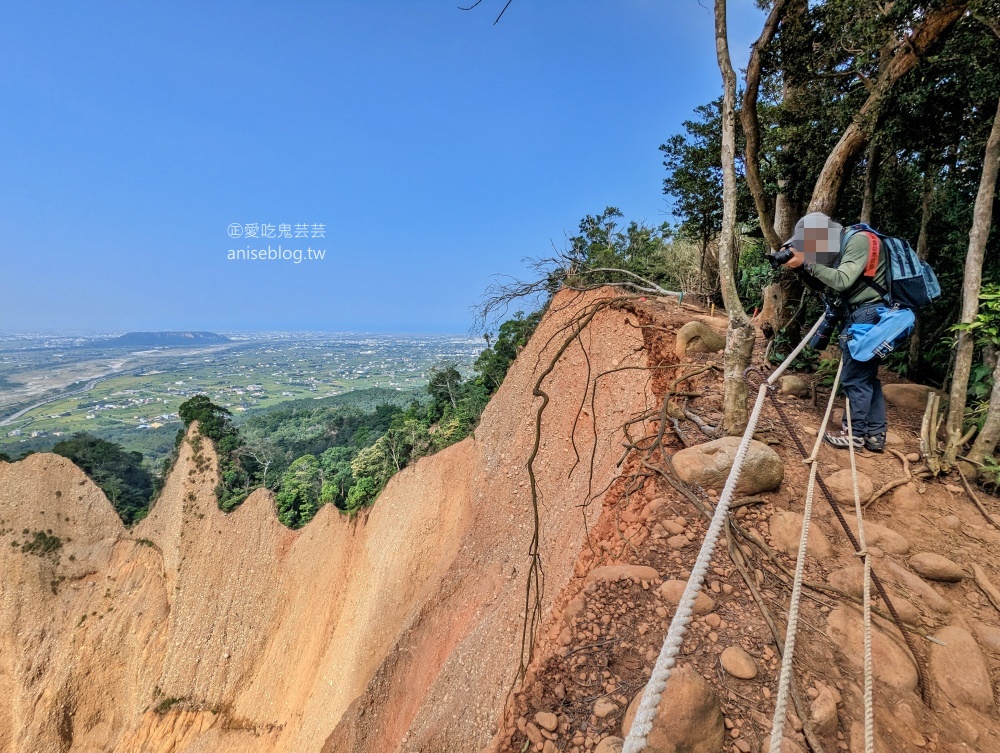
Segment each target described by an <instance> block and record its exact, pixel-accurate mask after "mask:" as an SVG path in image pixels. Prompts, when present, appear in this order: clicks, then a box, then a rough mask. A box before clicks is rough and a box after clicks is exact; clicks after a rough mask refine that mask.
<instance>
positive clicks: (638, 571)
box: [587, 565, 660, 583]
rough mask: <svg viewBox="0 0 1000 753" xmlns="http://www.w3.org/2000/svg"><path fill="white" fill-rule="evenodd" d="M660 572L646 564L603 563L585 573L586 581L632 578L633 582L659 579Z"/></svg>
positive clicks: (610, 580)
mask: <svg viewBox="0 0 1000 753" xmlns="http://www.w3.org/2000/svg"><path fill="white" fill-rule="evenodd" d="M659 578H660V574H659V573H658V572H656V570H655V569H653V568H651V567H648V566H646V565H604V566H603V567H595V568H594V569H593V570H591V571H590V573H589V574H588V575H587V583H595V582H598V581H604V582H613V581H617V580H634V581H635V582H637V583H638V582H640V581H644V580H645V581H649V582H652V581H654V580H659Z"/></svg>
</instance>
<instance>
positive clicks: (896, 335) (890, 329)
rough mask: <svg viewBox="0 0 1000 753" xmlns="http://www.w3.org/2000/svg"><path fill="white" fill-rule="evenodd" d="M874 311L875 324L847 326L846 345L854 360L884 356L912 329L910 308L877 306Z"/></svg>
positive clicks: (868, 359) (866, 359) (912, 320)
mask: <svg viewBox="0 0 1000 753" xmlns="http://www.w3.org/2000/svg"><path fill="white" fill-rule="evenodd" d="M875 312H876V313H877V314H878V321H877V322H876V323H875V324H852V325H851V326H850V327H848V328H847V333H846V334H848V335H849V336H850V339H849V340H848V341H847V347H848V349H850V351H851V357H852V358H853V359H854V360H855V361H870V360H871V359H873V358H875V357H876V356H877V357H878V358H880V359H881V358H885V357H886V356H887V355H889V354H890V353H891V352H892V351H893V349H894V348H895V347H896V345H898V344H899V343H900V342H902V340H903V339H904V338H905V337H906V336H907V335H909V334H910V332H912V331H913V324H914V322H915V321H916V318H915V317H914V316H913V312H912V311H911V310H910V309H907V308H895V307H893V308H889V307H888V306H879V307H878V308H877V309H875Z"/></svg>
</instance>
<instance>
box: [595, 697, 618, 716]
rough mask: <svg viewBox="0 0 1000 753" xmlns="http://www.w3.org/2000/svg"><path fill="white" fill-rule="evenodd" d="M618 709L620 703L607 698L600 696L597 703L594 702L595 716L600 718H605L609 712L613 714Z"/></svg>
mask: <svg viewBox="0 0 1000 753" xmlns="http://www.w3.org/2000/svg"><path fill="white" fill-rule="evenodd" d="M617 710H618V704H616V703H613V702H612V701H609V700H608V699H607V698H599V699H598V700H597V703H595V704H594V716H596V717H597V718H598V719H603V718H604V717H606V716H608V715H609V714H613V713H615V712H616V711H617Z"/></svg>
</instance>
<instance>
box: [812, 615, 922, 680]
mask: <svg viewBox="0 0 1000 753" xmlns="http://www.w3.org/2000/svg"><path fill="white" fill-rule="evenodd" d="M892 630H895V628H892ZM826 634H827V636H828V637H829V638H830V640H832V641H833V642H834V644H835V645H836V647H837V648H838V649H839V650H840V652H841V655H842V656H843V657H844V658H846V659H847V660H848V662H850V663H851V664H852V665H853V666H854V667H855V668H857V669H860V668H861V665H862V662H863V660H864V651H863V646H864V626H863V624H862V618H861V614H860V613H858V612H857V611H855V610H854V609H851V608H850V607H846V606H841V607H837V608H836V609H834V610H833V611H832V612H830V615H829V616H828V617H827V624H826ZM872 664H873V669H874V672H875V678H876V679H877V680H881V681H882V682H884V683H885V684H886V685H890V686H892V687H893V688H895V689H896V690H899V691H900V692H902V693H905V692H908V691H911V690H914V689H915V688H916V687H917V665H916V663H915V662H914V661H913V656H912V655H911V654H910V651H909V649H907V648H906V645H905V644H904V643H903V641H902V639H898V640H897V639H896V638H895V636H890V635H889V634H887V633H886V632H885V630H883V629H882V628H881V627H880V626H879V625H878V623H877V622H873V625H872Z"/></svg>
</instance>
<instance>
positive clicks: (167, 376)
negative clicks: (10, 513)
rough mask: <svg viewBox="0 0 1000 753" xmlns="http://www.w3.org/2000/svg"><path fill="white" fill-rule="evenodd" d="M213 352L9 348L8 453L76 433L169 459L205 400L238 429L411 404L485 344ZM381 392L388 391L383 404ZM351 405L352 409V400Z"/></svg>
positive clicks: (246, 337)
mask: <svg viewBox="0 0 1000 753" xmlns="http://www.w3.org/2000/svg"><path fill="white" fill-rule="evenodd" d="M230 337H231V338H232V341H231V342H229V343H223V344H212V345H206V346H203V347H189V346H184V347H156V348H150V349H147V350H136V349H128V348H120V347H112V346H108V345H107V344H104V343H102V344H100V345H94V344H92V343H90V342H89V341H84V340H81V339H78V338H72V337H64V338H54V337H42V336H38V337H31V336H26V335H24V336H17V337H6V338H0V452H6V453H7V454H8V455H10V456H12V457H17V456H19V455H20V454H22V453H23V452H25V451H27V450H44V449H48V448H50V447H51V446H52V445H53V444H54V443H55V442H58V441H59V439H60V438H61V437H65V436H68V435H69V434H71V433H73V432H76V431H89V432H92V433H94V434H97V435H98V436H102V437H104V438H107V439H111V440H113V441H116V442H120V443H122V444H124V445H125V446H126V447H128V448H129V449H137V450H139V451H141V452H143V453H144V454H147V455H150V456H151V458H152V459H155V457H157V456H160V455H162V454H165V453H166V452H167V450H168V449H169V447H170V446H171V445H172V442H173V436H174V434H176V432H177V429H178V428H180V426H181V422H180V419H179V418H178V417H177V408H178V406H179V405H180V404H181V403H182V402H183V401H184V400H187V399H188V398H189V397H192V396H193V395H197V394H201V393H204V394H206V395H208V396H209V397H210V398H211V400H212V401H213V402H215V403H216V404H218V405H222V406H224V407H226V408H228V409H229V410H230V411H231V412H232V413H233V415H234V417H235V418H236V419H237V421H238V420H239V419H240V418H241V416H242V415H243V414H245V413H246V412H247V411H253V412H256V411H258V410H260V409H265V408H268V407H270V406H273V405H277V404H279V403H282V402H285V401H288V400H296V399H303V398H313V399H320V398H328V397H332V396H337V395H345V394H346V393H349V392H353V391H357V390H366V392H365V393H363V395H364V397H362V393H359V396H358V397H359V399H362V400H366V401H368V402H371V401H373V400H376V397H377V400H379V401H383V402H384V401H388V399H389V398H390V397H392V396H393V395H392V393H396V400H394V402H398V401H406V400H409V399H411V398H412V396H414V395H418V394H420V392H421V391H422V390H423V388H424V386H425V385H426V378H427V372H428V370H429V369H430V368H431V367H433V366H434V365H436V364H438V363H442V362H449V363H456V364H457V365H458V367H459V369H460V370H461V371H463V372H467V371H468V370H469V367H470V366H471V364H472V362H473V360H474V359H475V357H476V355H477V354H478V353H479V352H480V351H481V350H482V347H483V345H482V341H481V340H478V339H475V338H472V337H469V336H461V335H458V336H441V335H429V336H413V335H382V334H337V333H334V334H313V333H254V334H246V333H241V334H231V335H230ZM369 388H379V389H378V391H376V392H371V391H367V390H369ZM348 399H350V398H348Z"/></svg>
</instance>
